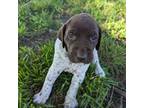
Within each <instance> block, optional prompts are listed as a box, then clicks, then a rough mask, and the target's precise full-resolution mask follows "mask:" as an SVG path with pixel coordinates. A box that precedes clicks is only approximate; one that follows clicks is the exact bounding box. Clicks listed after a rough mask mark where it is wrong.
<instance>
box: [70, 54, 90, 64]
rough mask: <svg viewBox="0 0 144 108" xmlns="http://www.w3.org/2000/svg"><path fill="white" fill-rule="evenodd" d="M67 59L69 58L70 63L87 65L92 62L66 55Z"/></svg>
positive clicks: (87, 59) (88, 59)
mask: <svg viewBox="0 0 144 108" xmlns="http://www.w3.org/2000/svg"><path fill="white" fill-rule="evenodd" d="M68 57H69V59H70V61H71V62H73V63H84V64H89V63H91V62H92V59H90V58H86V59H82V58H77V57H75V56H72V55H68Z"/></svg>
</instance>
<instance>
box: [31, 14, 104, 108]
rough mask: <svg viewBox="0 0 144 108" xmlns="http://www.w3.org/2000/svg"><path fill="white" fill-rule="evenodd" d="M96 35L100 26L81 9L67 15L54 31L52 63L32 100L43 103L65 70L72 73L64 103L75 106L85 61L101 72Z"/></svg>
mask: <svg viewBox="0 0 144 108" xmlns="http://www.w3.org/2000/svg"><path fill="white" fill-rule="evenodd" d="M100 39H101V30H100V28H99V26H98V25H97V24H96V22H95V21H94V20H93V19H92V18H91V17H90V15H88V14H86V13H81V14H77V15H75V16H73V17H71V18H70V19H69V20H68V21H67V22H66V23H65V24H64V25H63V26H62V27H61V28H60V30H59V31H58V34H57V39H56V42H55V52H54V58H53V63H52V65H51V67H50V68H49V71H48V73H47V76H46V78H45V82H44V84H43V87H42V89H41V91H40V92H39V93H38V94H36V95H35V96H34V100H33V101H34V102H35V103H38V104H44V103H45V102H46V100H47V99H48V98H49V96H50V93H51V90H52V87H53V84H54V82H55V80H56V79H57V78H58V76H59V75H60V74H61V73H62V72H63V71H65V72H70V73H72V74H73V77H72V81H71V85H70V87H69V90H68V92H67V95H66V97H65V103H64V107H65V108H75V107H77V106H78V102H77V100H76V95H77V91H78V88H79V86H80V84H81V83H82V82H83V80H84V78H85V74H86V71H87V69H88V67H89V65H90V64H91V63H94V64H95V65H96V70H95V73H96V74H97V75H99V76H100V77H104V76H105V72H104V71H103V69H102V68H101V66H100V63H99V58H98V53H97V50H98V49H99V46H100Z"/></svg>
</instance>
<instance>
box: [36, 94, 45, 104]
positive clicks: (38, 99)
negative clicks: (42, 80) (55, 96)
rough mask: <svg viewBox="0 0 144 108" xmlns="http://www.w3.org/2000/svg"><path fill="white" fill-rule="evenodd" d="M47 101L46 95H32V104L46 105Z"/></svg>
mask: <svg viewBox="0 0 144 108" xmlns="http://www.w3.org/2000/svg"><path fill="white" fill-rule="evenodd" d="M47 99H48V97H47V96H46V95H44V94H42V93H41V92H39V93H37V94H35V95H34V97H33V102H34V103H37V104H44V103H46V100H47Z"/></svg>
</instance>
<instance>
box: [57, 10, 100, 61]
mask: <svg viewBox="0 0 144 108" xmlns="http://www.w3.org/2000/svg"><path fill="white" fill-rule="evenodd" d="M100 37H101V31H100V28H99V27H98V25H97V24H96V22H95V21H94V20H93V19H92V18H91V17H90V16H89V15H88V14H86V13H81V14H77V15H75V16H73V17H71V18H70V19H69V20H68V21H67V22H66V23H65V24H64V25H63V26H62V27H61V28H60V30H59V32H58V38H59V39H60V40H61V41H62V44H63V47H65V48H66V51H67V52H68V57H69V59H70V60H71V62H73V63H86V64H87V63H90V62H92V59H93V50H94V48H96V49H97V50H98V48H99V44H100Z"/></svg>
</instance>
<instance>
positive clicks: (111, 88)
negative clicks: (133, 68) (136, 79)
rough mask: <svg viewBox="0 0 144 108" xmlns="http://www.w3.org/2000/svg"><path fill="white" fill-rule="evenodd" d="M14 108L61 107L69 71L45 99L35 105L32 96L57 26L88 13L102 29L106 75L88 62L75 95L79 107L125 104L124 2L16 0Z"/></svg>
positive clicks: (40, 81) (107, 107)
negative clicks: (15, 98) (17, 1)
mask: <svg viewBox="0 0 144 108" xmlns="http://www.w3.org/2000/svg"><path fill="white" fill-rule="evenodd" d="M18 12H19V15H18V18H19V19H18V23H19V24H18V34H19V51H18V53H19V57H18V60H19V63H18V66H19V69H18V70H19V71H18V81H19V82H18V85H19V88H18V90H19V94H18V96H19V99H18V102H19V103H18V105H19V108H50V107H51V108H63V103H64V97H65V94H66V91H67V90H68V87H69V85H70V81H71V78H72V75H71V74H69V73H63V74H62V75H61V76H60V77H59V78H58V79H57V81H56V82H55V84H54V87H53V90H52V94H51V96H50V99H49V100H48V102H47V103H46V104H45V105H36V104H34V103H33V102H32V97H33V95H34V94H35V93H37V92H38V91H39V90H40V89H41V87H42V84H43V82H44V79H45V76H46V74H47V71H48V69H49V67H50V65H51V63H52V59H53V53H54V41H55V39H56V33H57V30H58V29H59V28H60V26H61V25H62V24H63V23H64V22H65V21H66V20H67V19H68V18H70V17H71V16H72V15H74V14H77V13H80V12H86V13H89V14H90V15H91V16H92V17H93V18H94V19H95V20H96V21H97V22H98V24H99V25H100V27H101V29H102V41H101V46H100V51H99V55H100V62H101V64H102V67H103V68H104V70H105V72H106V78H99V77H97V76H96V75H95V73H94V68H95V67H94V66H93V65H91V66H90V67H89V69H88V72H87V74H86V78H85V80H84V82H83V84H82V85H81V87H80V89H79V91H78V95H77V99H78V103H79V108H125V107H126V106H125V89H126V86H125V83H126V81H125V75H126V74H125V72H126V66H125V65H126V61H125V56H126V51H125V50H126V44H125V40H126V36H125V0H19V7H18Z"/></svg>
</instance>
